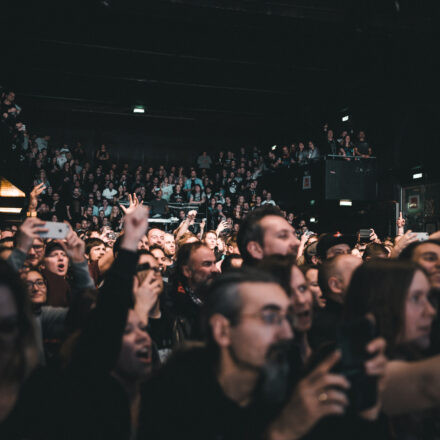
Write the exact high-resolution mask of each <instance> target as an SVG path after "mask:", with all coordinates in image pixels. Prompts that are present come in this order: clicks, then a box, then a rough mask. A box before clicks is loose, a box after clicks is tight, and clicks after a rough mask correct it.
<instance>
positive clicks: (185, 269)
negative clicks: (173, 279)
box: [182, 265, 192, 278]
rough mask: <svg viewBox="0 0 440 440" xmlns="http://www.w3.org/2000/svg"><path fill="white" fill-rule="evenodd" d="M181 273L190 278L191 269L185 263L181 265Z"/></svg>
mask: <svg viewBox="0 0 440 440" xmlns="http://www.w3.org/2000/svg"><path fill="white" fill-rule="evenodd" d="M182 274H183V276H184V277H185V278H191V274H192V273H191V269H190V268H189V267H188V266H187V265H185V266H182Z"/></svg>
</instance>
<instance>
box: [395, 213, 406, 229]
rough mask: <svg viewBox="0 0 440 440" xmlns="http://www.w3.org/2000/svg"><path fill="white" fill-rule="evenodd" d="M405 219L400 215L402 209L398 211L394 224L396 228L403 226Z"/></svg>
mask: <svg viewBox="0 0 440 440" xmlns="http://www.w3.org/2000/svg"><path fill="white" fill-rule="evenodd" d="M405 223H406V221H405V219H404V218H403V216H402V211H400V214H399V218H398V219H397V220H396V224H397V227H398V228H403V227H404V226H405Z"/></svg>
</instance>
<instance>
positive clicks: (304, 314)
mask: <svg viewBox="0 0 440 440" xmlns="http://www.w3.org/2000/svg"><path fill="white" fill-rule="evenodd" d="M311 316H312V314H311V313H310V310H303V311H302V312H297V313H295V317H296V318H298V319H301V320H303V319H310V318H311Z"/></svg>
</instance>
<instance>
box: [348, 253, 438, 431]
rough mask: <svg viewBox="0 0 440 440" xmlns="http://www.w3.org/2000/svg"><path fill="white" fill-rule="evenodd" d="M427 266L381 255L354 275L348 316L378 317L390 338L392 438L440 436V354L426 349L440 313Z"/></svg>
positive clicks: (386, 395) (387, 402) (386, 398)
mask: <svg viewBox="0 0 440 440" xmlns="http://www.w3.org/2000/svg"><path fill="white" fill-rule="evenodd" d="M431 294H432V292H431V287H430V284H429V280H428V277H427V275H426V273H425V271H424V270H423V269H422V268H421V267H419V266H416V265H414V264H411V263H408V262H400V261H392V260H380V261H374V260H373V261H370V262H366V263H364V264H363V265H362V266H360V267H359V268H358V269H357V270H356V271H355V272H354V274H353V278H352V280H351V283H350V286H349V289H348V292H347V296H346V303H345V306H346V309H345V313H346V317H347V318H348V319H356V318H359V317H362V316H365V315H366V314H367V313H369V314H371V315H373V316H374V319H375V322H376V328H377V331H378V332H379V334H381V335H382V336H383V337H384V338H385V339H386V341H387V354H388V357H389V358H390V360H391V362H389V363H388V366H387V375H386V380H385V384H386V386H385V389H384V392H383V395H382V399H383V404H384V410H385V412H386V413H387V414H388V415H389V416H390V417H391V420H390V422H391V423H390V426H391V430H392V437H393V438H397V439H426V440H429V439H432V440H434V439H437V438H439V436H440V424H439V423H438V420H439V412H438V409H437V408H438V407H439V405H440V390H439V387H438V383H440V356H439V355H437V356H432V357H430V356H429V355H427V354H426V352H427V350H428V349H429V347H430V344H431V336H432V335H431V333H432V323H433V321H434V319H435V317H436V315H437V313H436V309H435V308H434V306H433V303H432V301H433V298H432V296H431Z"/></svg>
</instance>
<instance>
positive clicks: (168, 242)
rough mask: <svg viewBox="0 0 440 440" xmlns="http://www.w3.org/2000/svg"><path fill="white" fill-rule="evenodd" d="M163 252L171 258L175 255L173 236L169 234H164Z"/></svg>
mask: <svg viewBox="0 0 440 440" xmlns="http://www.w3.org/2000/svg"><path fill="white" fill-rule="evenodd" d="M163 247H164V249H165V252H166V253H167V254H168V255H170V256H173V255H174V254H175V253H176V244H175V242H174V236H173V235H171V234H165V238H164V245H163Z"/></svg>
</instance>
